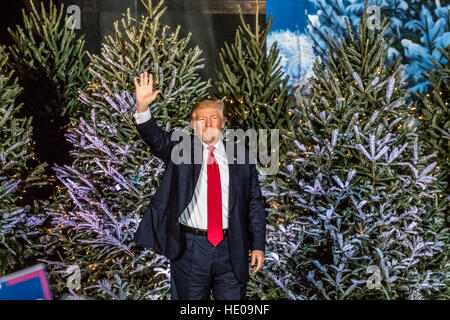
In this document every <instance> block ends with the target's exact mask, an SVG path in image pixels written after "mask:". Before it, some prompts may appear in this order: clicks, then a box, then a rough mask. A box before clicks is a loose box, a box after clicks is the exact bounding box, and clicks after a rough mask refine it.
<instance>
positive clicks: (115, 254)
mask: <svg viewBox="0 0 450 320" xmlns="http://www.w3.org/2000/svg"><path fill="white" fill-rule="evenodd" d="M162 5H163V1H160V2H159V3H158V5H156V6H153V5H152V2H151V1H149V2H148V4H145V3H144V6H146V8H147V10H148V16H141V17H139V18H137V17H133V16H132V15H131V14H130V10H127V12H126V14H125V15H124V18H123V19H121V20H120V21H116V22H115V23H114V27H115V31H114V35H113V36H108V37H106V38H105V40H104V43H103V44H102V50H101V51H102V55H101V56H92V57H91V58H92V62H91V67H90V72H91V73H92V75H93V78H94V79H93V82H92V83H91V85H90V86H89V90H88V92H83V93H81V94H80V99H81V100H82V102H83V103H84V104H85V105H86V106H88V107H89V108H90V109H91V115H90V117H89V118H88V119H81V122H80V123H79V124H74V127H73V128H71V130H70V133H69V134H68V135H67V139H68V140H69V141H70V142H71V143H72V144H73V146H74V148H75V151H74V156H75V157H76V161H75V162H74V163H73V165H72V166H64V167H60V166H55V170H56V171H57V177H58V179H59V180H60V181H61V182H62V183H63V184H64V188H61V190H60V191H59V192H58V194H57V196H56V201H55V207H54V208H52V209H49V210H48V214H49V215H51V216H52V222H53V227H52V228H51V230H49V235H48V237H49V239H48V246H47V251H48V253H49V254H50V255H52V256H53V257H59V258H57V259H53V260H51V259H48V260H47V261H46V262H47V263H48V266H49V268H50V269H51V273H50V278H51V283H52V286H53V291H54V292H55V294H56V295H59V294H61V293H63V292H70V293H71V294H81V295H87V296H90V297H94V298H101V299H165V298H168V297H169V268H168V267H169V264H168V263H169V261H168V260H167V259H166V258H165V257H164V256H161V255H158V254H155V253H154V252H152V251H149V250H144V251H143V250H141V249H142V248H140V247H138V246H136V244H135V243H134V242H132V239H133V236H134V233H135V231H136V229H137V226H138V223H139V221H140V219H141V215H142V214H143V213H144V212H145V209H146V208H147V205H148V203H149V200H150V198H151V197H152V195H153V193H154V192H155V191H156V188H157V186H158V185H159V181H160V178H161V176H162V172H163V171H164V169H165V165H164V163H163V162H162V161H161V160H160V159H158V158H156V157H155V156H153V155H152V154H151V152H150V150H149V148H148V147H147V146H146V145H145V143H144V142H143V141H142V139H141V138H140V135H139V133H138V131H137V129H136V126H135V124H134V122H133V117H132V115H133V113H134V112H136V102H135V88H134V83H133V78H134V77H139V74H140V73H142V72H144V71H145V70H148V72H149V73H152V74H153V79H154V87H155V90H156V89H158V90H162V92H161V94H160V95H158V98H157V99H156V100H155V102H154V103H152V104H151V105H150V110H151V112H152V117H154V118H155V119H156V121H157V123H158V124H159V125H160V126H161V127H162V128H164V129H165V130H168V131H170V130H172V129H175V128H181V129H187V128H189V127H188V125H189V112H190V106H191V104H192V102H193V101H194V100H196V99H198V98H202V97H205V96H206V95H207V92H206V90H207V88H208V87H209V86H210V84H209V82H203V81H200V79H199V76H198V74H197V70H198V69H200V68H202V67H203V65H202V64H201V61H202V60H203V59H202V58H200V54H201V51H200V50H199V49H198V47H195V48H188V45H189V39H190V34H189V35H188V37H186V38H179V36H178V34H179V30H180V27H179V26H178V27H177V28H176V30H173V31H171V30H170V27H169V26H164V25H162V24H161V22H160V18H161V15H162V14H163V13H164V11H165V8H163V7H162ZM120 27H121V28H120ZM77 272H78V275H79V278H78V279H79V283H77ZM78 284H79V286H78Z"/></svg>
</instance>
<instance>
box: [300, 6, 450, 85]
mask: <svg viewBox="0 0 450 320" xmlns="http://www.w3.org/2000/svg"><path fill="white" fill-rule="evenodd" d="M310 1H311V2H313V3H314V4H315V6H316V8H317V9H318V12H317V14H316V15H313V16H311V23H310V25H309V26H308V34H309V36H310V38H311V39H312V41H313V43H314V49H315V51H316V52H317V54H318V55H320V56H326V51H327V48H328V45H327V39H328V37H332V36H338V37H339V36H345V35H346V25H345V18H348V19H350V21H352V27H353V28H354V29H355V28H356V26H357V25H358V23H359V15H361V13H362V11H363V9H364V1H363V0H339V1H327V0H310ZM369 5H371V7H368V9H369V10H370V15H371V17H370V18H369V20H370V21H369V25H370V27H371V28H379V27H380V25H381V20H382V19H384V18H387V19H388V20H389V22H390V26H389V28H388V30H387V31H386V34H387V36H389V37H391V38H393V40H394V41H393V42H392V44H391V47H390V48H389V58H393V57H394V56H398V55H402V56H403V57H404V63H406V64H408V68H407V70H406V71H407V81H408V84H409V86H411V88H410V90H411V91H413V92H415V91H419V92H423V91H424V90H425V87H426V85H427V84H429V82H428V81H427V79H426V78H425V77H424V76H423V73H424V72H425V69H427V68H430V67H432V65H431V60H430V59H431V58H435V59H437V58H438V56H439V48H444V47H446V46H447V45H449V44H450V29H449V28H450V24H449V16H450V5H447V6H444V5H441V1H440V0H436V1H429V0H400V1H399V0H384V1H378V0H370V1H369Z"/></svg>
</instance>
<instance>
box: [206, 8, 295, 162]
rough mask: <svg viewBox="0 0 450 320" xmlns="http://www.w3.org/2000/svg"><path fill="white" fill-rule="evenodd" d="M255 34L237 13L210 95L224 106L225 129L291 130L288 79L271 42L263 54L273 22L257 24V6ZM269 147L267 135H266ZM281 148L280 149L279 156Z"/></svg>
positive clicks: (291, 104)
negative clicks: (264, 24) (237, 20)
mask: <svg viewBox="0 0 450 320" xmlns="http://www.w3.org/2000/svg"><path fill="white" fill-rule="evenodd" d="M256 4H257V12H256V15H255V20H256V21H255V30H254V31H252V30H251V29H252V28H251V27H250V25H249V24H247V23H245V21H244V18H243V15H242V11H241V9H240V8H239V11H240V18H241V25H240V26H239V27H238V29H237V30H236V35H235V38H234V43H231V44H228V43H225V48H222V50H221V52H220V54H219V58H220V65H219V66H216V68H215V69H216V77H217V80H216V81H215V82H214V83H213V92H214V95H215V96H216V97H217V98H219V99H223V100H224V102H225V106H226V107H225V108H226V116H227V118H228V120H229V121H228V126H227V127H228V128H230V129H239V128H240V129H243V130H244V131H245V130H247V129H255V130H259V129H267V130H272V129H278V130H280V136H281V134H282V132H283V133H284V132H291V131H293V130H294V129H293V128H294V124H293V122H292V117H291V116H292V111H291V109H292V108H293V107H294V105H295V98H294V96H293V95H291V94H290V92H289V90H290V86H289V85H288V81H289V76H288V75H286V74H284V72H283V71H282V67H281V66H280V61H281V56H280V55H279V49H278V48H277V43H276V42H275V43H274V44H273V45H272V47H271V48H270V50H269V52H267V51H266V43H267V35H268V33H269V31H270V28H271V25H272V22H273V18H272V16H270V17H269V19H268V22H267V25H266V26H265V27H264V28H262V27H261V26H260V25H259V21H258V16H259V15H258V2H256ZM267 133H268V135H269V137H268V143H269V145H270V142H269V141H270V131H268V132H267ZM282 152H284V146H280V153H282Z"/></svg>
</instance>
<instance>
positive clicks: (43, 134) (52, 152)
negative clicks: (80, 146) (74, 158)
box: [8, 0, 90, 199]
mask: <svg viewBox="0 0 450 320" xmlns="http://www.w3.org/2000/svg"><path fill="white" fill-rule="evenodd" d="M44 3H45V4H44ZM22 16H23V23H22V24H21V25H17V26H16V27H15V28H14V29H11V28H8V31H9V33H10V35H11V37H12V40H13V44H12V45H11V46H9V47H8V51H9V53H10V59H9V64H10V66H11V68H13V69H14V71H15V72H16V74H17V77H18V78H19V84H20V85H21V87H23V89H24V91H23V93H22V94H21V95H20V96H19V97H18V100H19V101H20V102H22V103H23V107H22V108H21V110H20V112H19V114H18V115H19V116H20V117H29V116H31V117H32V126H33V136H34V142H36V143H35V146H34V147H35V153H36V158H37V159H39V160H40V161H42V162H47V163H49V164H50V166H49V167H47V168H46V174H47V175H48V176H49V178H50V179H49V180H48V183H49V184H48V185H47V186H46V187H44V188H42V189H40V190H32V192H30V197H33V198H36V199H49V197H50V196H51V195H52V193H53V192H54V191H55V188H56V186H55V179H54V176H53V175H54V172H53V171H52V170H51V165H52V164H53V163H54V162H56V163H58V164H60V165H62V164H68V163H71V159H70V156H69V152H70V149H71V145H70V144H69V143H68V142H67V141H66V140H65V138H64V134H65V133H66V132H67V129H68V127H69V126H70V121H71V120H72V121H76V120H77V119H78V118H79V117H80V116H82V115H83V116H86V114H89V113H88V110H89V108H87V107H86V106H85V105H83V104H81V103H80V101H79V100H78V90H79V89H84V88H85V87H86V86H87V84H88V81H89V79H90V74H89V72H88V69H87V63H86V62H85V61H84V60H85V58H86V56H85V54H84V53H85V52H84V40H83V38H84V35H82V36H80V37H78V36H77V35H76V31H75V29H74V28H73V27H71V24H70V20H69V16H68V15H67V14H65V8H64V5H63V4H61V5H60V6H59V8H57V6H56V5H54V4H53V1H52V0H50V1H49V2H41V3H40V10H39V7H36V6H35V4H34V3H33V1H30V11H29V12H26V11H25V10H22ZM72 21H73V20H72Z"/></svg>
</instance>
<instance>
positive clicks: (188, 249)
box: [170, 230, 247, 300]
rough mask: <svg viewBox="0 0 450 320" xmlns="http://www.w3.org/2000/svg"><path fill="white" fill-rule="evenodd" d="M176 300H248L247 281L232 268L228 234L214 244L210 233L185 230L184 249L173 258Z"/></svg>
mask: <svg viewBox="0 0 450 320" xmlns="http://www.w3.org/2000/svg"><path fill="white" fill-rule="evenodd" d="M170 283H171V295H172V300H209V299H210V295H211V290H212V294H213V298H214V300H245V299H246V296H245V291H246V288H247V283H240V282H239V281H238V280H237V279H236V277H235V275H234V272H233V270H232V266H231V260H230V251H229V243H228V235H226V236H224V238H223V240H222V241H221V242H220V243H219V244H218V245H217V246H216V247H214V246H213V245H212V244H211V243H210V242H209V241H208V239H207V236H206V235H201V234H194V233H191V232H186V231H184V230H182V231H181V252H180V255H179V256H178V257H177V258H175V259H170Z"/></svg>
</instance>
